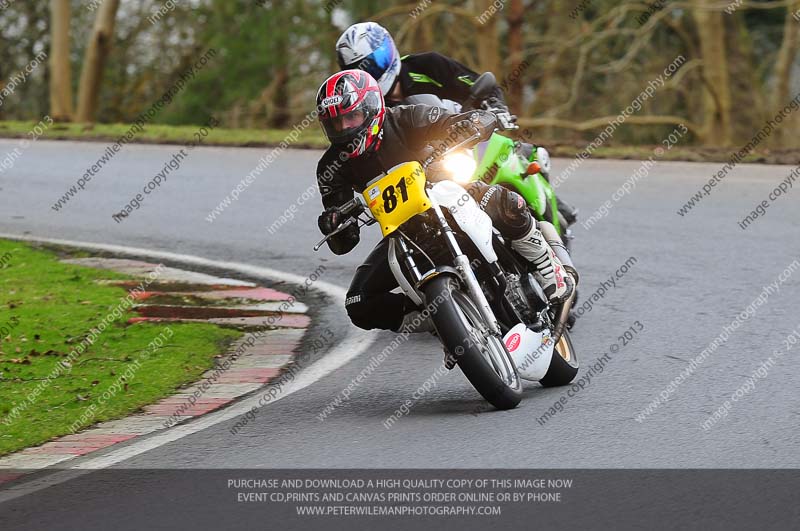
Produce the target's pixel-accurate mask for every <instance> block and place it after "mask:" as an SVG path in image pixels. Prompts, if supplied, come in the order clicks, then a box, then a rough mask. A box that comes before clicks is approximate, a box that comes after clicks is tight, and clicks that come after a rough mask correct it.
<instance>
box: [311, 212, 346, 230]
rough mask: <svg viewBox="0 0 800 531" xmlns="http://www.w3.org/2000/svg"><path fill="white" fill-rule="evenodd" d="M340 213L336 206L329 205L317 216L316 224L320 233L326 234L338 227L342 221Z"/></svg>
mask: <svg viewBox="0 0 800 531" xmlns="http://www.w3.org/2000/svg"><path fill="white" fill-rule="evenodd" d="M342 217H343V216H342V213H341V212H339V210H338V209H337V208H336V207H329V208H326V209H325V212H323V213H322V214H320V215H319V217H318V218H317V225H319V230H320V231H321V232H322V234H325V235H326V236H327V235H328V234H330V233H331V232H333V231H335V230H336V229H337V228H339V225H340V224H341V223H342Z"/></svg>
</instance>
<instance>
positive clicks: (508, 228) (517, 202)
mask: <svg viewBox="0 0 800 531" xmlns="http://www.w3.org/2000/svg"><path fill="white" fill-rule="evenodd" d="M481 207H482V208H483V209H484V211H485V212H486V213H487V214H488V215H489V217H490V218H492V222H493V223H494V226H495V227H496V228H497V230H499V231H500V232H501V233H502V234H503V235H504V236H507V237H509V238H512V239H518V238H522V237H524V236H525V235H526V234H527V233H528V232H529V231H530V230H531V228H532V227H533V223H534V220H533V216H531V212H530V210H529V209H528V205H527V203H525V199H524V198H523V197H522V196H521V195H519V194H518V193H516V192H514V191H512V190H509V189H508V188H504V187H502V186H497V185H495V186H491V187H489V189H488V190H487V191H486V193H485V194H484V195H483V201H482V203H481Z"/></svg>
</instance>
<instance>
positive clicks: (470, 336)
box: [425, 275, 522, 409]
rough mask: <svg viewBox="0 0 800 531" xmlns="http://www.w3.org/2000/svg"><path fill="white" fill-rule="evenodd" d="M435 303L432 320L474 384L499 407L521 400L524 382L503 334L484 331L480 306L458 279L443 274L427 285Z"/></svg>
mask: <svg viewBox="0 0 800 531" xmlns="http://www.w3.org/2000/svg"><path fill="white" fill-rule="evenodd" d="M425 296H426V298H427V301H426V302H427V303H428V305H429V306H432V307H433V308H435V309H434V311H433V312H432V314H433V315H432V319H433V324H434V326H435V327H436V331H437V333H438V335H439V339H440V340H441V341H442V344H443V345H444V347H445V349H447V351H448V352H450V353H451V354H452V355H453V356H454V357H455V360H456V363H457V364H458V367H459V368H460V369H461V371H462V372H463V373H464V376H466V377H467V380H469V382H470V383H471V384H472V386H473V387H475V389H476V390H477V391H478V392H479V393H480V394H481V396H483V398H485V399H486V401H487V402H489V403H490V404H492V405H493V406H494V407H496V408H497V409H513V408H515V407H517V405H518V404H519V403H520V401H521V400H522V383H521V382H520V379H519V375H518V374H517V369H516V367H515V366H514V362H513V360H512V359H511V355H510V354H509V353H508V350H507V349H506V347H505V344H504V343H503V340H502V338H499V337H496V336H494V335H489V334H482V333H480V330H481V329H485V328H486V325H485V324H484V321H483V317H482V316H481V314H480V312H479V311H478V308H477V307H476V306H475V304H474V303H473V302H472V300H471V299H470V298H469V297H467V296H466V295H465V294H464V293H463V292H461V291H460V289H459V286H458V282H457V281H456V280H455V279H453V278H452V277H450V276H446V275H441V276H439V277H437V278H434V279H433V280H431V281H430V282H429V283H428V285H427V286H426V287H425Z"/></svg>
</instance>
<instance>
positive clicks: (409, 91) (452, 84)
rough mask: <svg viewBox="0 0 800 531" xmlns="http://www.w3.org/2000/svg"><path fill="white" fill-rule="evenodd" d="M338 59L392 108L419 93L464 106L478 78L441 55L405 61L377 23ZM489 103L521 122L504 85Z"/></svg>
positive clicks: (363, 29)
mask: <svg viewBox="0 0 800 531" xmlns="http://www.w3.org/2000/svg"><path fill="white" fill-rule="evenodd" d="M336 57H337V59H338V61H339V67H340V68H342V70H346V69H359V70H364V71H365V72H368V73H369V74H370V75H371V76H372V77H374V78H375V79H376V80H377V81H378V84H379V85H380V87H381V90H382V92H383V95H384V100H385V102H386V105H387V106H389V107H393V106H396V105H399V104H401V102H402V101H403V100H404V99H405V98H407V97H408V96H414V95H417V94H433V95H435V96H438V97H439V98H441V99H448V100H452V101H454V102H456V103H458V104H463V103H465V102H466V101H467V100H468V98H469V97H470V87H471V86H472V85H473V83H474V82H475V80H476V79H477V78H478V74H477V73H475V72H474V71H472V70H470V69H469V68H467V67H466V66H464V65H463V64H461V63H460V62H458V61H456V60H455V59H452V58H450V57H446V56H444V55H442V54H439V53H436V52H428V53H418V54H411V55H405V56H403V57H400V53H399V52H398V50H397V47H396V46H395V44H394V40H393V39H392V36H391V35H390V34H389V32H388V31H387V30H386V29H385V28H383V27H382V26H380V25H379V24H377V23H375V22H361V23H358V24H353V25H352V26H350V27H349V28H347V29H346V30H345V31H344V32H343V33H342V35H341V36H340V37H339V40H338V41H337V42H336ZM486 102H487V103H488V104H489V107H490V108H491V109H492V112H494V113H495V114H497V115H498V117H500V116H501V115H502V116H503V117H504V118H505V119H504V120H503V121H505V122H506V123H512V122H513V121H515V120H516V118H515V117H513V116H512V115H511V113H510V112H509V110H508V105H506V102H505V99H504V97H503V91H502V89H501V88H500V87H499V86H497V87H495V89H494V91H493V92H492V94H491V96H489V97H488V98H487V99H486ZM536 151H537V150H536V146H533V145H531V144H529V143H525V142H520V143H519V153H520V154H521V155H522V156H523V157H525V158H526V159H527V160H531V159H532V158H533V155H534V153H536ZM542 174H543V175H544V176H545V178H547V179H549V174H548V173H547V171H546V170H544V169H543V170H542ZM556 202H557V204H558V210H559V212H561V214H563V216H564V219H565V221H566V222H567V224H568V225H572V224H573V223H575V221H576V219H577V210H576V209H575V208H573V207H572V206H570V205H569V204H567V203H565V202H563V201H562V200H561V199H560V197H559V196H558V195H557V196H556Z"/></svg>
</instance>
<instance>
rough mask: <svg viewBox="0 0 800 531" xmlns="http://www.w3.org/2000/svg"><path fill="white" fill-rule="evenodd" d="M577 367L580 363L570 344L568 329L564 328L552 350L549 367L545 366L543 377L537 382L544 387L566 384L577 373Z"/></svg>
mask: <svg viewBox="0 0 800 531" xmlns="http://www.w3.org/2000/svg"><path fill="white" fill-rule="evenodd" d="M579 368H580V363H578V356H577V355H576V354H575V348H574V347H573V346H572V340H571V339H570V337H569V331H567V330H564V333H563V334H561V339H559V340H558V343H556V346H555V349H554V350H553V358H552V359H551V360H550V367H548V368H547V372H546V373H545V375H544V378H542V379H541V380H539V383H540V384H541V385H542V386H544V387H557V386H559V385H567V384H568V383H570V382H572V380H573V379H574V378H575V375H576V374H578V369H579Z"/></svg>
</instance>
